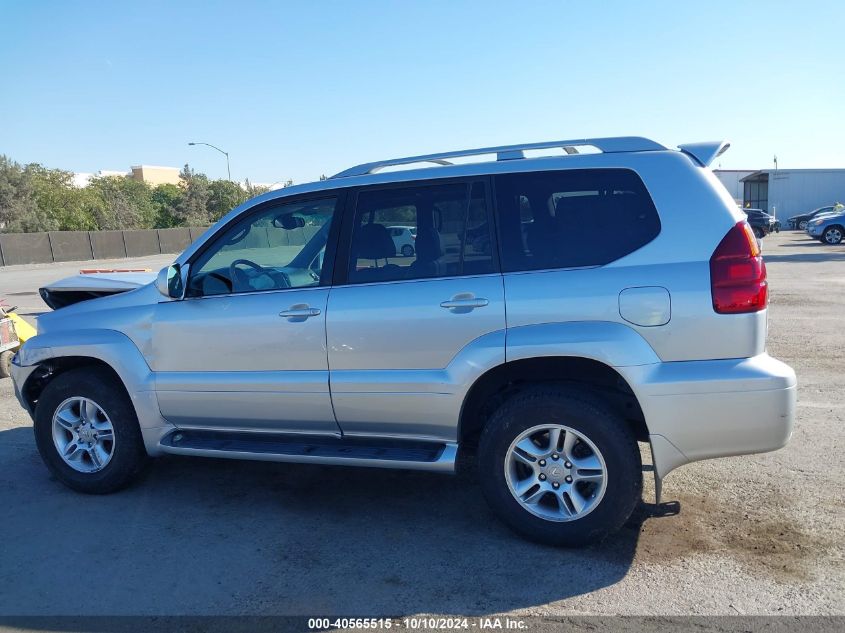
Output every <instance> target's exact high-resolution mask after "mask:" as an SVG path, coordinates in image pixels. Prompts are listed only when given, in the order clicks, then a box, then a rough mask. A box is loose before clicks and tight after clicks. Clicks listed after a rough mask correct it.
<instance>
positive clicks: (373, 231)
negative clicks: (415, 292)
mask: <svg viewBox="0 0 845 633" xmlns="http://www.w3.org/2000/svg"><path fill="white" fill-rule="evenodd" d="M352 252H353V254H354V258H353V261H355V262H357V261H358V260H359V259H372V260H373V262H374V264H375V267H374V268H362V269H360V270H358V268H357V265H356V267H355V268H354V269H353V270H351V271H350V272H349V277H350V280H351V281H356V282H358V283H367V282H373V281H390V280H393V279H399V278H400V277H401V276H402V269H401V268H400V267H399V266H397V265H396V264H391V263H389V262H388V261H387V258H388V257H396V245H395V244H394V243H393V238H392V237H390V231H388V230H387V227H386V226H384V225H383V224H376V223H374V222H371V223H369V224H362V225H361V226H360V227H358V229H357V230H356V231H355V236H354V239H353V242H352ZM380 259H383V260H384V264H383V265H382V266H381V267H379V264H378V260H380Z"/></svg>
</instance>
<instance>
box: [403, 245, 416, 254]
mask: <svg viewBox="0 0 845 633" xmlns="http://www.w3.org/2000/svg"><path fill="white" fill-rule="evenodd" d="M413 254H414V247H413V246H411V245H410V244H405V245H403V246H402V255H404V256H405V257H410V256H411V255H413Z"/></svg>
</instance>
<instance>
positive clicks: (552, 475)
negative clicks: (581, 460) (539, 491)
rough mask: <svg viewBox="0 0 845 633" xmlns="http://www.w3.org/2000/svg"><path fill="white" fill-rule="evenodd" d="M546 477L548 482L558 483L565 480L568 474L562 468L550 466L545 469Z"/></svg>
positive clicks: (567, 471) (567, 470) (566, 470)
mask: <svg viewBox="0 0 845 633" xmlns="http://www.w3.org/2000/svg"><path fill="white" fill-rule="evenodd" d="M545 471H546V477H548V478H549V480H550V481H553V482H557V483H560V482H562V481H564V480H565V479H566V476H567V475H568V474H569V469H568V468H566V467H564V466H550V467H548V468H546V469H545Z"/></svg>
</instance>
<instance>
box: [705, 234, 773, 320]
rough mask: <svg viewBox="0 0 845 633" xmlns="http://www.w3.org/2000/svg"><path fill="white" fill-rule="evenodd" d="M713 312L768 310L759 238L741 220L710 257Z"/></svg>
mask: <svg viewBox="0 0 845 633" xmlns="http://www.w3.org/2000/svg"><path fill="white" fill-rule="evenodd" d="M710 289H711V292H712V294H713V309H714V310H715V311H716V312H718V313H719V314H741V313H744V312H759V311H760V310H765V309H766V305H768V303H769V284H768V282H767V281H766V264H765V263H764V262H763V257H762V256H761V255H760V247H759V246H757V238H756V237H754V232H753V231H752V230H751V227H750V226H749V225H748V222H746V221H745V220H741V221H740V222H737V223H736V225H735V226H734V227H733V228H731V230H730V231H728V234H727V235H725V237H724V238H722V241H721V242H719V246H717V247H716V251H715V252H714V253H713V256H712V257H711V258H710Z"/></svg>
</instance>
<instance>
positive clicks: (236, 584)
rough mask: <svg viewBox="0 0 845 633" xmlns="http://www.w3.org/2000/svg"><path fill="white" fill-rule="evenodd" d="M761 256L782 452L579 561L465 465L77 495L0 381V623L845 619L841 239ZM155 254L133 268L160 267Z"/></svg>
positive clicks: (672, 490) (783, 238) (28, 299)
mask: <svg viewBox="0 0 845 633" xmlns="http://www.w3.org/2000/svg"><path fill="white" fill-rule="evenodd" d="M764 251H765V254H766V260H767V264H768V268H769V279H770V281H771V310H770V332H769V350H770V353H771V354H773V355H774V356H777V357H778V358H781V359H782V360H784V361H786V362H788V363H790V364H791V365H792V366H793V367H795V369H796V371H797V373H798V378H799V383H800V391H799V403H798V422H797V428H796V430H795V434H794V436H793V439H792V441H791V443H790V444H789V445H788V446H787V447H786V448H785V449H783V450H781V451H779V452H777V453H771V454H765V455H756V456H749V457H738V458H730V459H722V460H714V461H709V462H701V463H697V464H693V465H690V466H687V467H685V468H683V469H681V470H678V471H675V472H674V473H673V474H671V475H670V476H669V477H668V479H667V481H666V483H665V488H664V494H665V500H666V501H669V502H677V503H667V504H664V506H663V507H662V508H655V507H654V506H653V505H651V504H649V503H643V504H642V506H641V508H640V510H639V511H638V512H637V514H636V515H635V517H634V519H633V520H632V521H631V522H630V523H629V524H628V525H627V526H626V528H625V529H623V530H622V532H621V533H620V534H618V535H617V536H616V537H614V538H612V539H611V540H609V541H608V542H606V543H604V544H602V545H601V546H597V547H593V548H591V549H586V550H579V551H567V550H558V549H551V548H546V547H541V546H537V545H532V544H530V543H526V542H524V541H521V540H520V539H518V538H517V537H515V536H513V535H512V534H510V533H509V532H508V531H507V529H506V528H504V527H503V526H502V525H501V524H500V523H499V522H498V521H496V520H495V519H494V518H493V516H492V515H491V513H490V511H489V510H488V509H487V507H486V506H485V504H484V501H483V500H482V499H481V497H480V494H479V491H478V488H477V487H476V485H475V482H474V475H473V473H472V472H471V470H469V469H467V470H466V471H465V472H463V473H462V474H460V475H459V476H457V477H443V476H437V475H427V474H421V473H406V472H389V471H378V470H366V469H338V468H319V467H311V466H296V465H279V464H261V463H237V462H228V461H221V462H217V461H210V460H201V459H161V460H159V461H157V462H156V463H155V464H154V465H153V467H152V468H151V469H150V471H149V473H148V475H147V476H146V478H145V480H144V481H142V482H141V483H140V484H138V485H136V486H134V487H133V488H131V489H130V490H127V491H125V492H123V493H120V494H116V495H111V496H105V497H86V496H82V495H78V494H75V493H73V492H71V491H69V490H67V489H65V488H63V487H62V486H61V485H59V484H58V483H56V482H54V481H51V480H50V479H49V477H48V475H47V472H46V470H45V468H44V467H43V466H42V464H41V462H40V460H39V457H38V455H37V453H36V450H35V446H34V443H33V438H32V428H31V425H30V420H29V418H28V417H27V416H26V414H25V413H24V412H23V410H21V409H20V408H19V407H18V406H17V403H16V402H15V401H14V398H13V396H12V386H11V383H10V381H8V380H4V381H2V382H0V464H2V469H0V508H2V520H0V529H2V539H0V622H2V615H11V614H77V615H84V614H239V613H249V614H299V615H325V614H337V615H343V616H350V615H374V614H382V615H383V614H392V615H394V616H403V615H410V614H418V613H452V614H489V613H504V612H517V613H520V614H544V615H577V614H614V613H622V614H726V615H736V614H845V590H844V589H843V587H845V565H843V542H845V539H843V536H842V529H843V526H845V508H844V507H843V496H845V495H843V491H845V467H843V457H842V452H843V450H845V441H843V440H844V439H845V431H843V423H845V420H844V419H843V418H845V404H843V403H845V400H843V395H842V393H843V392H842V380H843V369H845V345H843V342H842V323H843V314H845V292H843V291H845V274H843V273H845V246H840V247H830V246H823V245H821V244H818V243H816V242H811V241H809V240H808V239H806V238H804V237H803V235H800V234H798V233H793V232H788V233H783V234H781V235H779V236H772V237H769V238H766V240H765V241H764ZM163 259H166V258H157V259H155V260H142V263H145V264H149V265H150V266H151V267H152V268H154V269H157V268H158V266H159V265H161V264H162V263H164V262H163ZM123 263H127V262H123ZM129 263H132V264H135V262H129ZM76 267H78V265H77V266H74V265H66V266H63V267H62V270H59V267H58V266H52V267H49V266H44V267H35V268H33V267H31V268H27V269H24V268H17V269H12V268H7V269H0V296H6V297H7V300H8V301H10V302H14V303H21V304H22V305H23V306H24V312H25V313H27V314H29V315H32V316H34V315H35V314H36V313H37V312H38V311H40V310H43V309H44V307H43V305H42V304H41V303H40V299H39V298H38V296H37V294H33V293H34V292H35V290H36V288H37V286H38V284H39V283H42V282H43V281H46V280H49V279H53V278H56V277H60V276H62V275H64V274H68V273H69V272H72V271H73V269H74V268H76ZM27 293H29V294H27ZM10 295H11V296H10ZM646 499H647V500H648V501H650V500H651V499H652V496H651V488H649V489H648V490H647V492H646ZM678 507H679V508H678ZM677 509H679V513H677V514H674V515H673V511H674V510H677ZM77 589H82V590H77Z"/></svg>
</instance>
